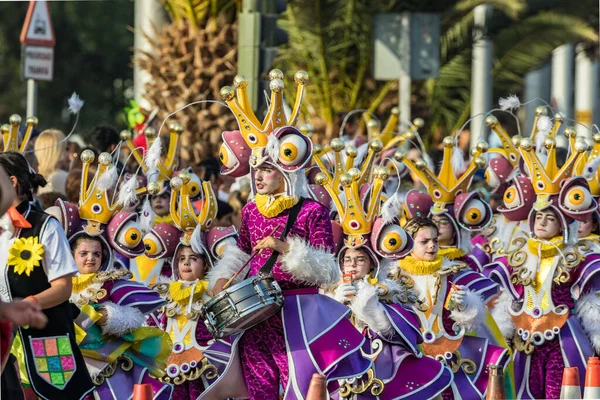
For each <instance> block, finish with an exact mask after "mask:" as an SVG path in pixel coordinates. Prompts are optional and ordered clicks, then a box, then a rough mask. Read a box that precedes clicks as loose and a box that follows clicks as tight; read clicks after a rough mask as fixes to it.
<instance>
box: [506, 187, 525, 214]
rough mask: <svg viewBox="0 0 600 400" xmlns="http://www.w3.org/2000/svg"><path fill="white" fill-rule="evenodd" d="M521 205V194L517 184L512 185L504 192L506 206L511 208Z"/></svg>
mask: <svg viewBox="0 0 600 400" xmlns="http://www.w3.org/2000/svg"><path fill="white" fill-rule="evenodd" d="M520 205H521V196H519V191H518V190H517V187H516V186H515V185H512V186H511V187H509V188H508V189H506V192H504V207H506V208H508V209H509V210H510V209H513V208H516V207H519V206H520Z"/></svg>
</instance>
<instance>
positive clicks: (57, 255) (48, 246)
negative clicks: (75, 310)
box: [40, 218, 78, 282]
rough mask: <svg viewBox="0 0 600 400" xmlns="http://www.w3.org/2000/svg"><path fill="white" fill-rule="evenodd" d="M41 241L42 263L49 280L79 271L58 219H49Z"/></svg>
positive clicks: (41, 235)
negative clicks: (42, 247)
mask: <svg viewBox="0 0 600 400" xmlns="http://www.w3.org/2000/svg"><path fill="white" fill-rule="evenodd" d="M40 243H42V244H43V245H44V254H43V255H42V257H43V259H44V262H43V264H42V265H43V266H44V272H46V275H47V276H48V282H52V281H53V280H55V279H57V278H60V277H61V276H65V275H69V274H74V273H76V272H78V269H77V265H76V264H75V260H74V259H73V254H72V253H71V247H70V246H69V242H68V240H67V236H66V235H65V231H64V230H63V228H62V226H61V225H60V223H59V222H58V221H57V220H56V219H54V218H49V219H48V221H47V223H46V226H45V227H44V229H43V230H42V232H41V234H40Z"/></svg>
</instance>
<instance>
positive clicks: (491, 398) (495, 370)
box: [485, 364, 506, 400]
mask: <svg viewBox="0 0 600 400" xmlns="http://www.w3.org/2000/svg"><path fill="white" fill-rule="evenodd" d="M488 370H489V378H488V385H487V395H486V396H485V399H486V400H500V399H505V398H506V391H505V390H504V371H503V369H502V365H492V364H490V365H488Z"/></svg>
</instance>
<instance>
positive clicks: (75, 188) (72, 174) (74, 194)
mask: <svg viewBox="0 0 600 400" xmlns="http://www.w3.org/2000/svg"><path fill="white" fill-rule="evenodd" d="M81 173H82V170H81V169H72V170H71V171H69V174H68V175H67V183H66V195H67V201H68V202H69V203H73V204H78V203H79V191H80V185H81ZM93 178H94V172H93V171H89V172H88V182H91V181H92V179H93Z"/></svg>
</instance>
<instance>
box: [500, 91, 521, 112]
mask: <svg viewBox="0 0 600 400" xmlns="http://www.w3.org/2000/svg"><path fill="white" fill-rule="evenodd" d="M498 104H500V109H501V110H503V111H512V110H516V109H517V108H519V107H521V100H519V98H518V97H517V95H514V94H511V95H510V96H508V97H507V98H502V99H500V100H499V101H498Z"/></svg>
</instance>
